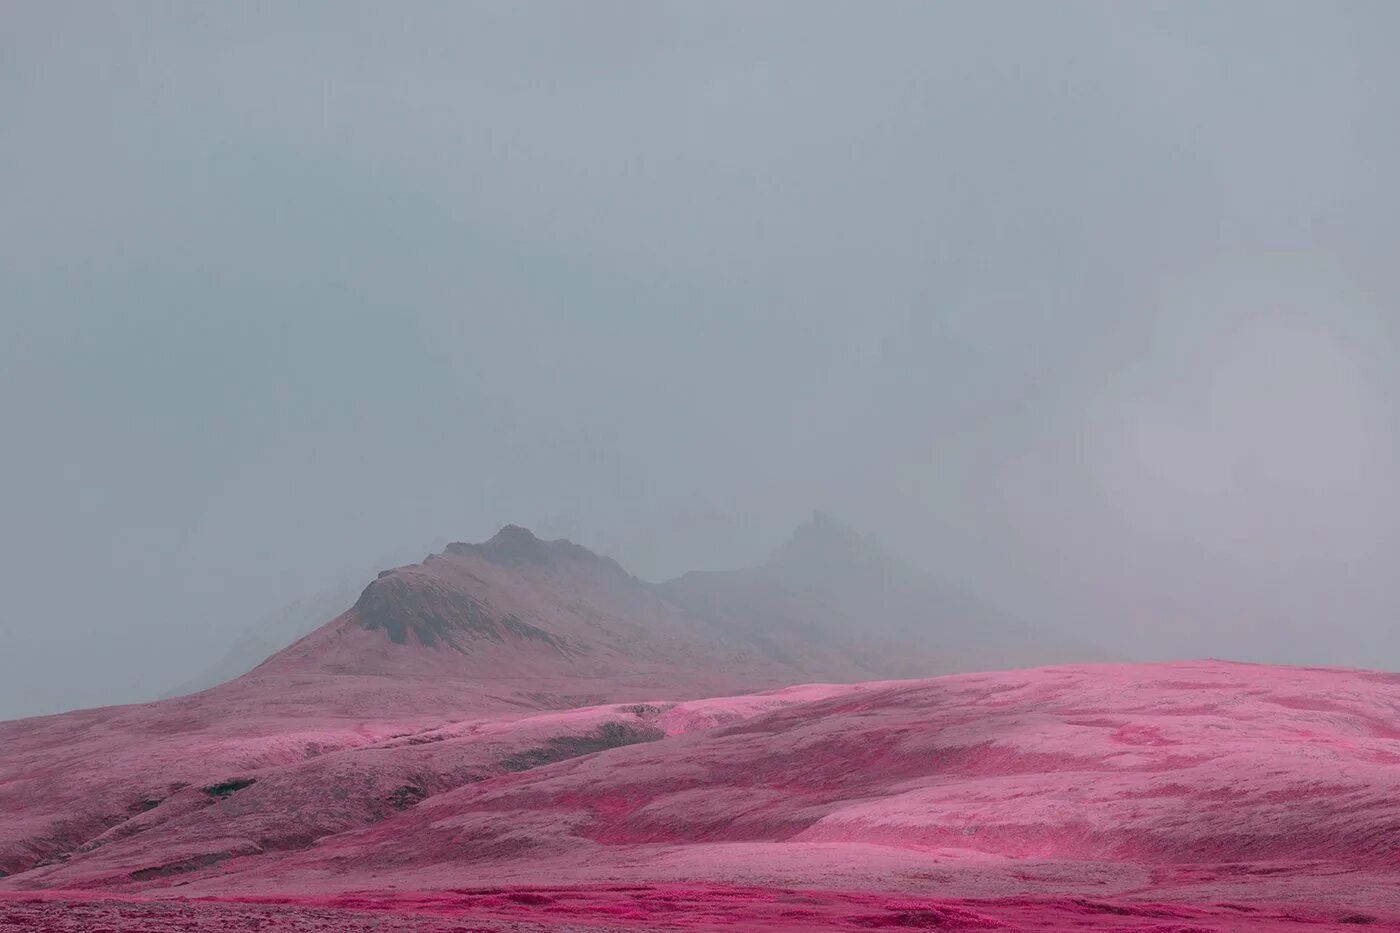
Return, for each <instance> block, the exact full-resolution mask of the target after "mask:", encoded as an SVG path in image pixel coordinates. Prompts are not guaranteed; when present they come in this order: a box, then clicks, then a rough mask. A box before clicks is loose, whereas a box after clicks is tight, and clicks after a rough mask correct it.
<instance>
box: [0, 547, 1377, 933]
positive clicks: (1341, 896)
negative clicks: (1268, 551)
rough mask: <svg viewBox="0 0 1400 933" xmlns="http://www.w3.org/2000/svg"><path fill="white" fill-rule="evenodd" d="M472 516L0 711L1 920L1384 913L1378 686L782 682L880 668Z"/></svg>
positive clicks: (1136, 676) (1193, 669)
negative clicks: (76, 699) (208, 640)
mask: <svg viewBox="0 0 1400 933" xmlns="http://www.w3.org/2000/svg"><path fill="white" fill-rule="evenodd" d="M505 535H506V537H505V538H504V539H502V538H500V537H499V536H498V538H497V539H493V542H488V544H486V545H454V546H453V548H451V549H449V552H448V553H447V554H444V555H441V556H438V557H435V558H433V559H430V560H429V561H427V562H425V563H424V564H422V565H415V566H414V567H410V568H402V569H400V570H397V571H394V572H392V573H390V574H388V575H385V576H382V577H381V579H380V580H378V581H376V582H375V583H374V584H371V586H370V587H369V588H368V589H367V590H366V592H365V595H364V596H362V597H361V599H360V601H359V603H357V604H356V607H355V608H354V609H352V610H350V611H349V612H347V613H346V614H345V615H344V616H342V617H340V618H339V619H336V620H334V621H332V622H331V623H329V624H328V625H326V626H325V627H323V628H322V629H320V630H318V631H317V632H315V633H313V634H312V635H310V636H308V637H307V638H306V639H303V640H302V641H300V642H298V643H297V644H296V645H293V646H292V647H291V648H289V649H287V650H286V651H284V652H282V653H280V654H279V655H277V656H274V657H273V658H272V659H270V660H269V661H268V662H267V663H265V664H264V665H262V666H261V667H259V668H258V669H257V670H255V671H253V672H252V673H250V674H249V675H247V676H245V677H243V678H240V679H238V680H236V681H233V682H231V683H229V684H226V685H224V686H222V687H218V688H215V689H213V690H210V691H206V692H205V693H202V694H196V695H194V696H191V697H184V698H180V699H176V700H168V701H163V702H160V703H153V704H148V705H144V706H133V707H122V708H110V709H103V710H93V711H84V712H78V713H69V714H64V715H60V716H50V717H43V718H38V719H31V720H22V721H17V722H10V723H3V724H0V871H3V872H5V873H6V877H4V878H0V929H22V930H73V931H79V930H83V931H86V930H99V929H102V930H109V931H137V930H140V931H175V930H180V931H188V930H210V931H213V930H220V931H239V930H264V931H268V930H306V931H309V930H327V931H329V930H362V929H363V930H369V929H381V930H382V929H405V930H425V931H458V933H460V931H464V930H549V931H562V930H619V929H651V928H655V929H676V930H692V929H693V930H727V929H752V930H778V929H786V930H804V929H849V930H869V929H940V930H1070V929H1074V930H1144V931H1145V930H1153V931H1158V933H1166V931H1175V933H1186V931H1207V930H1219V931H1227V930H1271V929H1292V928H1298V929H1309V930H1334V929H1335V930H1348V929H1356V928H1358V927H1362V928H1370V929H1400V675H1393V674H1383V673H1371V672H1364V671H1354V670H1339V669H1300V668H1278V667H1265V666H1257V665H1247V664H1236V663H1228V662H1218V661H1200V662H1187V663H1176V664H1159V665H1134V664H1098V665H1074V666H1052V667H1039V668H1033V669H1027V670H1014V671H1007V672H999V673H979V674H956V675H948V676H940V677H934V678H931V679H922V680H903V681H891V680H871V681H867V682H861V683H821V684H809V685H806V686H798V687H781V686H780V685H781V684H782V683H784V682H792V681H795V680H801V679H812V678H813V677H814V676H821V675H822V674H823V673H825V678H823V679H827V678H831V677H837V678H840V679H846V680H850V679H854V678H855V677H856V676H859V675H860V674H861V673H862V671H863V670H866V669H868V668H870V667H872V666H874V667H877V668H878V667H879V666H881V665H882V664H885V663H886V662H885V661H883V660H882V659H881V656H880V655H879V653H878V652H875V651H871V652H870V653H868V655H867V656H866V657H864V658H863V659H862V660H861V662H860V667H861V669H862V670H860V671H857V670H851V669H850V668H849V667H846V668H843V667H842V663H843V662H842V660H841V655H840V652H839V651H838V650H836V648H835V647H834V645H833V643H832V642H829V641H828V642H823V643H818V644H814V645H812V646H811V648H810V650H808V651H802V650H799V649H800V648H801V646H802V642H801V640H800V639H799V638H798V637H797V634H795V633H796V632H797V631H798V630H790V631H789V632H788V634H786V635H785V636H784V639H785V640H784V643H783V646H782V650H781V651H778V652H769V651H765V650H763V648H762V646H759V647H757V648H756V647H755V645H754V643H753V642H752V641H751V640H749V639H748V638H747V636H746V635H745V634H744V633H743V632H740V631H736V629H735V627H734V626H732V625H725V624H722V623H720V622H717V621H716V618H715V617H714V616H713V615H712V616H709V617H706V616H705V615H704V614H703V613H700V614H697V613H696V611H695V609H694V603H695V602H696V601H697V600H698V599H699V597H698V596H697V595H696V592H695V590H694V586H696V585H698V584H696V581H694V580H692V581H690V582H689V583H688V584H687V586H688V587H691V589H690V591H689V592H688V595H687V600H686V601H685V602H683V603H682V602H676V601H674V600H672V599H669V598H668V597H667V596H666V593H665V588H664V587H663V588H660V590H658V589H657V588H650V587H648V586H647V585H645V584H641V583H639V581H635V580H633V579H632V578H631V577H628V576H627V575H626V574H625V572H623V571H622V570H621V569H620V568H618V567H617V566H616V565H615V564H612V563H611V562H609V561H606V560H605V559H603V558H597V557H594V556H593V555H591V554H589V553H588V552H586V551H582V549H577V551H573V550H569V549H570V548H573V546H572V545H567V546H566V545H565V544H564V543H562V542H553V543H546V542H539V541H536V540H535V539H534V538H533V537H532V536H529V535H528V533H527V532H523V531H521V530H518V529H517V530H513V531H508V532H507V533H505ZM580 552H581V553H580ZM758 585H759V584H755V583H753V582H752V580H751V579H748V580H746V581H745V583H744V587H745V590H744V591H745V592H747V591H748V589H751V588H752V587H755V586H758ZM762 587H763V589H764V593H765V595H764V597H763V600H764V604H765V605H768V606H776V605H778V604H779V603H782V602H784V601H789V600H791V599H792V598H793V597H792V596H791V595H790V593H787V594H785V595H782V597H781V599H779V598H777V597H775V596H774V595H773V594H774V593H775V592H777V591H775V590H773V589H772V586H771V585H770V584H769V583H766V582H765V583H763V584H762ZM729 592H730V593H731V596H730V597H727V599H726V601H725V606H726V610H725V611H726V612H727V613H733V612H737V608H736V607H737V606H738V605H739V597H737V596H733V595H732V594H733V593H735V592H738V591H737V590H730V591H729ZM898 660H899V662H901V663H902V662H907V661H908V660H909V659H908V658H907V657H905V658H901V659H898ZM888 664H889V666H890V667H892V668H893V667H897V666H898V664H897V663H896V660H895V659H890V660H889V661H888ZM707 697H708V698H707Z"/></svg>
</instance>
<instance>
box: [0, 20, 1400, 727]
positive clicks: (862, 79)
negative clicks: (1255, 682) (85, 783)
mask: <svg viewBox="0 0 1400 933" xmlns="http://www.w3.org/2000/svg"><path fill="white" fill-rule="evenodd" d="M1397 88H1400V4H1395V3H1393V2H1391V0H1377V2H1372V3H1367V2H1349V3H1315V2H1308V3H1289V2H1283V0H1265V2H1258V3H1248V2H1238V0H1237V2H1232V3H1229V4H1220V3H1184V2H1172V3H1132V4H1120V3H1109V2H1100V3H1087V4H1085V3H1069V2H1057V3H1041V2H1036V0H1026V2H1020V3H1006V2H975V3H933V2H919V3H895V2H884V3H879V2H875V3H836V4H823V3H818V2H813V0H795V2H790V3H752V2H744V3H733V4H728V3H703V4H702V3H683V4H669V3H654V2H640V0H638V2H631V3H603V2H590V3H572V2H569V3H544V2H534V3H525V4H520V3H506V2H499V3H491V4H485V3H465V2H461V3H444V4H430V3H406V4H393V5H389V4H382V3H349V2H340V0H337V2H333V3H309V2H305V3H297V4H282V3H239V4H191V3H183V2H178V3H177V2H170V3H139V2H126V3H110V4H100V3H76V4H67V3H60V2H53V0H33V2H9V3H6V4H5V5H4V6H3V9H0V592H3V593H4V594H5V596H4V602H3V607H2V608H0V636H2V639H0V646H3V647H2V648H0V716H6V715H10V716H14V715H21V714H27V713H34V712H40V711H48V710H56V709H63V708H68V707H73V706H83V705H93V704H97V703H104V702H115V701H125V700H133V699H141V698H145V697H147V696H150V695H154V694H157V693H159V692H161V691H162V690H164V689H166V688H167V687H169V686H170V685H171V684H173V683H175V682H178V681H180V680H182V679H184V678H185V677H186V676H188V675H189V674H191V673H192V672H193V671H194V670H195V669H199V668H203V667H205V666H207V665H208V664H210V663H211V662H212V661H213V660H214V659H215V658H216V657H217V656H218V655H219V654H220V652H222V651H223V650H224V649H226V648H227V647H228V646H229V645H230V644H232V643H233V642H234V641H236V640H237V639H238V638H239V637H240V636H241V635H242V634H243V633H244V631H245V630H246V629H247V627H248V626H250V625H253V624H254V623H256V622H257V621H258V619H259V618H262V617H265V616H267V615H269V614H273V613H276V612H277V611H278V610H280V609H281V608H283V607H284V606H286V605H287V604H289V603H291V602H293V601H295V600H298V599H302V598H304V597H306V596H308V594H312V593H315V592H319V591H321V590H324V589H325V588H327V587H330V586H335V585H338V584H340V585H343V580H344V578H345V577H346V575H350V578H351V579H353V578H354V577H356V576H367V575H368V574H370V573H371V572H372V571H373V570H374V569H376V568H377V567H378V566H380V565H381V564H383V565H385V566H387V565H388V564H390V563H397V562H404V561H408V560H415V559H418V558H420V557H421V556H422V555H423V554H425V553H427V551H428V550H429V549H431V548H434V547H440V546H441V544H442V543H443V542H445V541H448V540H457V539H463V540H474V539H480V538H484V537H487V536H489V535H490V534H491V532H492V531H494V529H495V527H496V526H497V525H499V524H502V523H505V522H516V523H521V524H527V525H530V526H532V527H535V528H536V529H537V530H539V531H541V532H542V533H544V534H547V535H549V536H558V535H563V536H568V537H571V538H574V539H576V540H579V541H581V542H583V543H585V544H588V545H590V546H592V547H594V548H596V549H599V550H602V551H605V552H608V553H611V554H612V555H613V556H615V557H617V558H618V559H619V560H621V561H622V562H623V564H624V565H625V566H627V567H629V568H630V569H632V570H633V571H634V572H635V573H637V574H638V575H640V576H643V577H645V578H649V579H658V578H662V577H665V576H668V575H671V574H674V573H677V572H680V571H681V570H684V569H688V568H691V567H715V568H718V567H726V566H735V565H740V564H745V563H749V562H752V561H753V560H756V559H758V558H759V557H761V556H762V555H763V554H764V553H765V552H766V551H767V550H768V549H770V548H771V547H773V546H774V545H776V544H777V543H778V542H779V541H780V540H781V539H782V538H783V537H784V536H785V535H786V533H787V532H788V531H789V530H790V529H791V528H792V527H793V526H794V525H796V524H797V523H799V522H800V521H802V520H804V519H805V518H806V516H807V515H808V514H809V513H810V511H811V510H812V509H814V508H820V509H823V510H826V511H829V512H832V513H834V514H836V515H837V516H839V517H841V518H842V519H844V520H845V521H846V522H848V523H849V524H851V525H853V526H854V527H856V528H858V529H860V530H862V531H864V532H866V533H867V534H869V535H870V536H872V537H874V538H877V539H879V540H881V541H883V542H884V543H885V544H886V545H887V546H888V547H889V548H890V549H891V550H893V551H895V552H896V553H899V554H901V555H902V556H904V557H905V558H906V559H907V560H909V561H910V562H911V563H913V564H915V565H917V566H919V567H921V568H923V569H924V570H926V571H927V572H929V573H931V574H934V575H936V576H938V577H940V578H942V579H944V580H946V581H949V582H953V583H956V584H960V585H963V586H965V587H967V588H968V589H970V590H972V591H974V592H976V593H978V594H980V595H981V596H982V597H983V598H985V599H986V600H988V601H989V602H992V603H994V604H996V605H998V606H1000V607H1001V608H1003V609H1005V610H1007V611H1008V612H1011V613H1013V614H1015V615H1017V616H1019V617H1021V618H1023V619H1025V620H1026V621H1028V622H1031V623H1034V624H1037V625H1042V626H1046V627H1053V628H1060V629H1063V630H1066V631H1070V632H1073V633H1075V634H1077V635H1081V636H1084V637H1087V638H1091V639H1094V640H1097V641H1099V642H1101V643H1102V644H1105V645H1106V646H1108V647H1110V648H1111V649H1113V650H1116V651H1119V652H1122V653H1124V654H1127V655H1129V656H1134V657H1144V658H1154V657H1189V656H1202V655H1213V656H1226V657H1237V658H1245V659H1254V660H1269V661H1287V662H1300V663H1346V664H1356V665H1365V666H1375V667H1389V668H1391V669H1396V668H1400V618H1397V615H1400V612H1398V611H1397V606H1400V573H1397V566H1400V562H1397V553H1400V493H1397V477H1400V256H1397V245H1400V186H1397V183H1396V166H1397V165H1400V99H1397V90H1396V89H1397Z"/></svg>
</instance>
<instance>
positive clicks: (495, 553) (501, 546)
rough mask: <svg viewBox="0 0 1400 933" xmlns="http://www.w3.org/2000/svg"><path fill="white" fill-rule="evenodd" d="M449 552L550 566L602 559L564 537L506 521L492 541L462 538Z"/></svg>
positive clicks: (509, 563)
mask: <svg viewBox="0 0 1400 933" xmlns="http://www.w3.org/2000/svg"><path fill="white" fill-rule="evenodd" d="M446 553H448V554H475V555H477V556H479V557H483V558H485V559H486V560H489V561H491V562H492V563H494V564H502V565H504V566H507V567H521V566H526V565H532V564H533V565H535V566H540V567H545V566H549V565H550V564H553V563H555V562H557V561H560V560H599V559H600V558H599V557H598V555H597V554H594V553H593V552H592V551H590V550H589V549H588V548H586V547H584V546H583V545H581V544H574V543H573V542H572V541H567V540H565V539H563V538H560V539H558V540H556V541H544V540H541V539H540V538H537V537H536V536H535V534H534V532H532V531H530V529H528V528H522V527H521V526H520V525H506V526H504V527H502V528H501V530H500V531H498V532H496V533H495V534H494V535H493V536H492V537H491V539H490V540H489V541H485V542H482V543H481V544H464V543H462V542H460V541H458V542H454V543H452V544H449V545H448V546H447V548H446Z"/></svg>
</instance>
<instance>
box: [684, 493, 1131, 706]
mask: <svg viewBox="0 0 1400 933" xmlns="http://www.w3.org/2000/svg"><path fill="white" fill-rule="evenodd" d="M661 591H662V593H663V594H664V595H665V597H666V598H667V599H668V600H670V601H671V602H673V603H675V604H676V605H678V606H681V607H683V608H685V609H686V610H687V611H689V612H691V613H692V614H694V615H695V616H697V617H699V618H701V619H704V620H705V621H707V622H709V623H711V624H712V625H714V626H716V627H717V628H718V629H720V630H721V631H724V632H726V633H727V634H729V635H730V636H732V637H736V638H740V639H743V640H745V641H748V642H751V643H753V644H755V645H757V646H759V647H760V648H761V649H762V650H763V651H764V652H765V654H767V655H768V656H769V657H770V658H773V659H774V660H777V661H785V660H789V659H794V658H801V657H807V658H810V657H812V656H813V655H815V654H820V656H821V657H823V658H826V659H830V660H832V661H833V662H834V661H835V659H840V661H841V662H842V663H844V664H846V665H854V666H855V668H856V673H858V674H860V675H861V676H862V677H863V678H865V679H870V678H879V677H891V676H898V677H923V676H928V675H929V674H932V673H943V672H955V671H978V670H989V669H996V668H1005V667H1018V666H1026V665H1035V664H1051V663H1062V662H1067V661H1094V660H1109V659H1110V658H1109V657H1108V656H1107V654H1106V653H1105V652H1103V651H1101V650H1099V649H1096V648H1094V647H1091V646H1088V645H1082V644H1077V643H1075V642H1074V641H1072V640H1070V639H1068V638H1065V637H1063V636H1059V635H1056V634H1054V633H1052V632H1047V631H1044V630H1041V631H1037V630H1034V629H1031V628H1030V627H1028V626H1025V625H1022V624H1019V623H1017V622H1014V621H1012V620H1010V619H1007V618H1006V617H1004V616H1002V615H1001V614H999V613H997V612H996V611H994V610H992V609H990V608H989V607H987V606H986V605H983V604H981V603H980V602H978V601H977V600H976V599H974V598H972V597H970V596H968V595H967V594H965V593H962V592H960V591H958V590H955V589H952V588H950V587H947V586H940V585H938V584H936V583H934V582H932V581H930V580H928V579H926V578H924V577H922V576H920V575H919V574H917V573H915V572H914V571H913V570H911V569H910V568H908V567H906V566H904V565H903V564H901V563H900V562H899V561H897V560H896V559H895V558H893V557H891V556H890V555H889V554H887V553H886V552H885V551H883V550H882V549H881V548H880V547H879V546H878V545H876V544H874V543H873V542H871V541H869V540H867V539H865V538H864V537H862V536H860V535H859V534H857V533H856V532H854V531H852V530H851V529H849V528H847V527H846V526H844V525H842V524H841V523H840V522H838V521H836V520H835V519H833V518H831V517H830V516H827V515H824V514H823V513H821V512H818V513H816V514H815V515H814V516H813V518H812V520H811V521H810V522H808V523H807V524H805V525H802V526H801V527H799V528H798V529H797V530H796V531H795V532H794V533H793V535H792V537H791V538H790V539H789V540H788V541H787V543H785V544H784V545H783V546H782V547H781V548H779V549H778V550H777V551H776V552H774V553H773V555H772V556H771V557H770V558H769V559H768V560H767V561H766V562H765V563H763V564H761V565H760V566H757V567H752V568H746V569H742V570H731V571H711V572H692V573H688V574H685V575H684V576H681V577H678V578H676V579H674V580H671V581H668V582H667V583H664V584H662V586H661ZM836 679H840V680H849V679H852V678H850V677H844V676H843V677H838V678H836Z"/></svg>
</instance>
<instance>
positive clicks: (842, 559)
mask: <svg viewBox="0 0 1400 933" xmlns="http://www.w3.org/2000/svg"><path fill="white" fill-rule="evenodd" d="M767 567H768V568H769V569H771V570H774V571H776V572H777V573H779V574H780V575H782V576H784V577H786V578H788V579H790V580H792V581H794V582H801V583H813V584H815V583H822V582H824V581H830V580H832V579H850V578H851V577H852V576H862V577H864V576H871V575H878V576H889V575H891V574H892V573H893V572H894V564H893V561H892V560H891V559H890V557H889V556H888V555H887V554H886V553H885V552H884V551H883V550H881V548H880V547H879V546H878V545H876V544H875V543H873V542H871V541H869V540H868V539H866V538H864V537H863V536H861V535H860V534H859V533H858V532H856V531H854V530H853V529H851V528H850V527H848V526H847V525H845V524H843V523H842V522H840V521H838V520H837V519H835V518H833V517H832V516H830V515H828V514H827V513H825V512H821V511H816V512H813V513H812V520H811V521H809V522H806V523H805V524H802V525H799V526H798V527H797V529H796V530H795V531H793V533H792V536H791V537H790V538H788V540H787V542H786V543H785V544H784V545H783V546H782V547H780V548H779V549H778V550H777V551H776V552H775V553H774V554H773V556H772V557H770V558H769V559H768V563H767Z"/></svg>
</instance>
